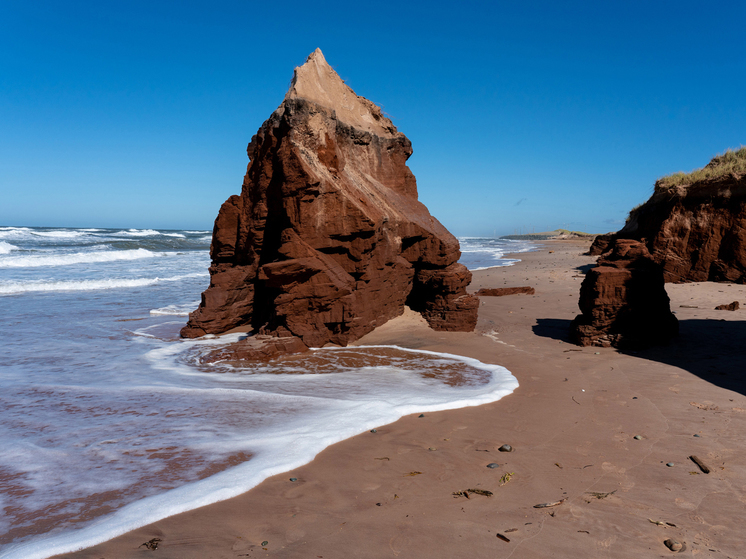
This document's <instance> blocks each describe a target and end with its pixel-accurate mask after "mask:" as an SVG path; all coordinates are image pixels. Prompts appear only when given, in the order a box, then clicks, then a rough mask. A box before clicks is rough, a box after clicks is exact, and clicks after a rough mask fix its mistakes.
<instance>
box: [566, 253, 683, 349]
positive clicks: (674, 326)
mask: <svg viewBox="0 0 746 559" xmlns="http://www.w3.org/2000/svg"><path fill="white" fill-rule="evenodd" d="M579 306H580V310H581V311H582V313H583V314H580V315H578V316H577V317H576V318H575V320H573V322H572V324H571V326H570V329H571V337H572V339H573V341H574V342H576V343H577V344H579V345H581V346H589V345H595V346H601V347H609V346H614V347H618V348H640V347H647V346H650V345H658V344H666V343H668V342H669V341H670V340H671V339H672V338H673V337H674V336H675V335H676V334H677V333H678V330H679V323H678V320H677V319H676V317H675V316H674V315H673V313H671V307H670V303H669V299H668V295H667V294H666V290H665V287H664V280H663V270H662V269H661V266H660V265H659V264H657V263H656V262H654V261H653V259H652V258H651V256H650V253H649V252H648V250H647V248H645V245H643V244H642V243H640V242H638V241H630V240H626V239H617V240H615V241H614V242H613V243H612V244H611V246H610V249H609V251H608V252H607V253H606V254H604V255H603V256H602V257H601V258H599V260H598V264H597V265H596V267H595V268H592V269H591V270H589V272H588V274H587V275H586V277H585V279H584V280H583V283H582V285H581V287H580V302H579Z"/></svg>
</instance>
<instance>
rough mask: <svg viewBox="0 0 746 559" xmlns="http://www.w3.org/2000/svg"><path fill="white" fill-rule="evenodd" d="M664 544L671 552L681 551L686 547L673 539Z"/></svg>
mask: <svg viewBox="0 0 746 559" xmlns="http://www.w3.org/2000/svg"><path fill="white" fill-rule="evenodd" d="M663 544H664V545H665V546H666V547H667V548H668V549H670V550H671V551H681V549H682V548H683V547H684V544H683V543H681V542H680V541H677V540H672V539H671V538H669V539H667V540H666V541H664V542H663Z"/></svg>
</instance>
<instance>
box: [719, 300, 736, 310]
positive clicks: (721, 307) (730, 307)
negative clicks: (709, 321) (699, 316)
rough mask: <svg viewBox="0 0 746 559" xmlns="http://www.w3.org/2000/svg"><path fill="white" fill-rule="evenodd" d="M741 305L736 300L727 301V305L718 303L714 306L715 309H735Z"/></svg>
mask: <svg viewBox="0 0 746 559" xmlns="http://www.w3.org/2000/svg"><path fill="white" fill-rule="evenodd" d="M740 306H741V305H739V304H738V301H733V302H732V303H728V304H727V305H718V306H717V307H715V310H716V311H737V310H738V309H739V307H740Z"/></svg>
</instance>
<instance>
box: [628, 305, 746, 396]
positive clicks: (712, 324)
mask: <svg viewBox="0 0 746 559" xmlns="http://www.w3.org/2000/svg"><path fill="white" fill-rule="evenodd" d="M744 347H746V321H740V320H729V321H725V320H717V319H690V320H680V321H679V336H678V337H677V338H676V339H674V341H673V342H671V344H670V345H667V346H658V347H651V348H649V349H644V350H640V351H638V352H637V353H636V355H635V356H636V357H639V358H641V359H649V360H651V361H658V362H660V363H666V364H668V365H673V366H674V367H679V368H680V369H684V370H685V371H689V372H690V373H693V374H695V375H697V376H698V377H700V378H701V379H702V380H705V381H707V382H710V383H712V384H714V385H715V386H719V387H721V388H725V389H727V390H732V391H734V392H738V393H739V394H743V395H746V372H745V371H744V366H743V359H742V357H743V353H744V351H743V348H744Z"/></svg>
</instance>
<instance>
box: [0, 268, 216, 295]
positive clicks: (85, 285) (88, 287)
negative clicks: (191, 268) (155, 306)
mask: <svg viewBox="0 0 746 559" xmlns="http://www.w3.org/2000/svg"><path fill="white" fill-rule="evenodd" d="M208 275H209V274H208V273H207V272H199V273H194V274H184V275H181V276H173V277H169V278H132V279H117V278H112V279H103V280H79V281H75V280H73V281H47V280H35V281H26V282H20V281H7V282H4V281H0V295H19V294H21V293H33V292H49V291H98V290H101V289H122V288H130V287H147V286H149V285H155V284H158V283H163V282H174V281H182V280H185V279H189V278H198V277H205V276H208Z"/></svg>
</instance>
